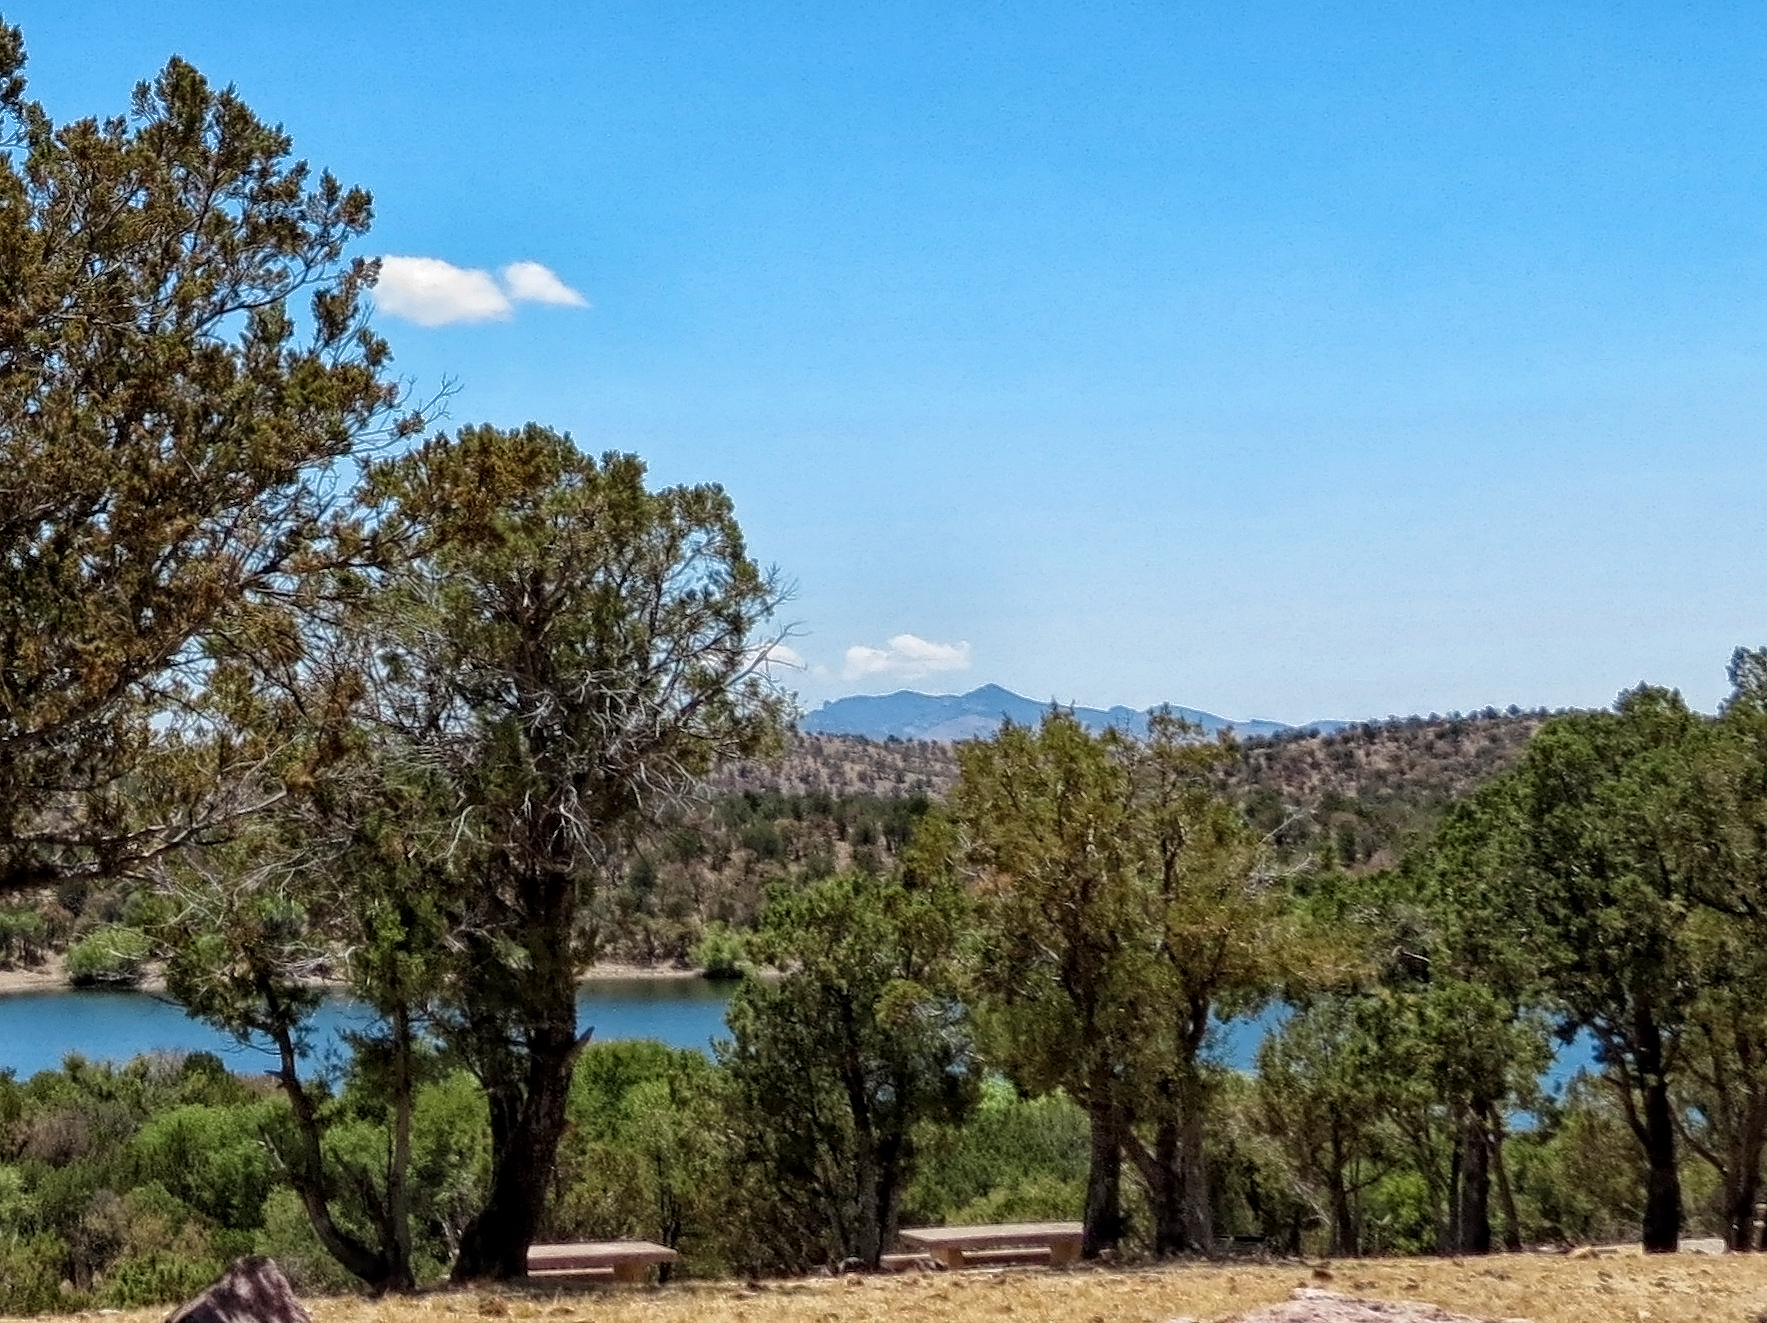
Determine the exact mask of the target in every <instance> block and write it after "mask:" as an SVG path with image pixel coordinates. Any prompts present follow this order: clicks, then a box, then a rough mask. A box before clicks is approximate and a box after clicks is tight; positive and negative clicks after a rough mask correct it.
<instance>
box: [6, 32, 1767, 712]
mask: <svg viewBox="0 0 1767 1323" xmlns="http://www.w3.org/2000/svg"><path fill="white" fill-rule="evenodd" d="M4 14H5V17H6V19H7V20H8V21H10V22H14V23H17V24H19V25H21V26H22V27H23V28H24V31H25V37H26V41H27V43H28V45H29V47H30V51H31V64H30V67H29V70H28V72H29V74H30V76H31V80H32V92H33V94H34V95H35V96H37V97H38V98H40V99H41V100H43V101H44V102H45V103H46V105H47V106H48V107H49V109H50V110H51V112H52V113H53V114H54V115H55V116H56V117H57V118H61V119H65V118H73V117H76V116H79V115H83V114H88V113H105V114H109V113H114V112H118V111H121V110H123V109H124V108H125V107H126V104H127V94H128V89H129V88H130V87H131V86H132V84H133V83H134V81H135V80H137V79H138V78H141V77H145V76H148V75H150V74H151V73H152V72H154V71H155V70H156V69H157V68H158V67H159V66H160V65H161V64H162V63H163V62H164V60H165V58H166V57H167V56H168V55H170V54H172V53H174V52H176V53H179V54H182V55H184V56H185V57H186V58H188V59H190V60H192V61H193V62H194V63H195V64H196V65H197V66H198V67H199V68H201V69H202V70H203V71H204V72H205V73H207V74H208V75H209V76H210V77H211V78H212V79H213V80H215V81H217V82H232V83H234V84H236V85H237V86H238V88H239V90H240V92H241V93H242V95H243V96H244V97H245V99H246V100H247V101H248V102H249V103H250V104H251V105H252V106H253V107H254V108H255V109H257V110H258V111H259V113H260V114H262V115H263V116H265V117H266V118H269V119H272V120H276V121H280V122H281V123H282V124H283V125H284V126H285V127H286V128H287V129H288V130H289V131H290V132H291V133H292V134H293V136H294V139H295V144H296V149H297V152H298V153H299V154H300V155H302V156H304V157H306V158H308V159H310V160H311V161H313V162H314V163H315V164H316V165H323V166H326V167H329V168H330V169H332V170H333V171H334V172H335V173H337V174H338V175H339V176H340V177H341V178H343V179H344V180H345V181H347V182H352V183H361V184H363V185H365V186H367V187H369V188H370V189H371V190H372V191H373V192H374V195H375V199H376V217H377V219H376V224H375V229H374V232H373V234H372V235H371V236H370V242H369V244H368V245H367V247H368V250H369V251H371V252H374V253H377V254H387V255H393V256H398V257H405V258H421V259H430V260H431V261H432V262H440V263H447V264H449V268H453V269H455V270H454V271H452V272H450V271H448V270H443V269H442V268H437V267H433V266H431V267H425V266H423V265H420V264H408V265H406V266H405V267H403V268H401V269H400V272H401V281H402V282H403V283H402V284H401V286H400V289H399V290H394V289H392V288H391V282H389V289H388V297H387V299H386V306H385V307H383V310H382V314H381V317H380V326H381V329H382V331H383V332H384V333H385V334H386V335H387V337H388V338H389V339H390V340H391V341H392V344H393V347H394V351H395V354H396V357H397V363H396V366H397V368H398V370H399V371H400V372H401V373H402V374H404V375H406V376H408V377H410V378H411V379H412V380H413V381H414V382H415V383H416V384H417V386H418V387H419V388H420V390H421V389H428V388H433V387H434V386H435V385H437V384H439V383H440V382H442V381H443V380H444V379H453V380H455V381H457V382H458V386H459V389H458V393H457V394H456V395H455V397H454V399H453V402H452V406H451V415H452V416H451V421H452V422H454V423H465V422H478V421H490V422H496V423H500V424H517V423H521V422H525V421H528V420H530V419H531V420H537V421H540V422H544V423H549V424H552V425H554V426H557V427H560V428H563V429H566V430H569V431H570V432H571V433H572V434H573V435H574V436H575V437H576V438H577V439H578V441H579V442H580V443H581V444H582V445H584V446H585V447H586V448H589V449H593V450H602V449H607V448H618V449H629V450H635V451H637V452H638V453H640V454H641V455H643V456H644V457H645V458H646V459H647V460H648V461H649V462H650V464H651V466H652V472H653V473H654V475H655V476H656V478H657V479H658V480H659V481H665V482H678V481H704V480H715V481H718V482H721V483H723V484H724V485H725V486H726V487H727V488H728V489H729V490H730V491H731V493H732V495H733V496H734V498H735V500H736V502H737V509H738V513H739V516H740V518H741V519H742V522H743V526H744V528H745V530H746V531H747V533H748V535H749V538H750V542H751V545H752V547H753V549H754V551H755V553H756V554H757V555H758V556H759V557H760V558H761V559H763V560H765V561H768V562H771V563H774V564H776V565H778V566H779V568H780V569H781V571H782V572H783V573H784V574H785V575H786V576H787V577H789V578H790V579H792V580H793V581H795V583H796V585H797V591H796V595H795V597H794V599H793V600H792V601H791V603H790V604H789V605H788V606H787V608H786V611H785V614H784V618H783V619H784V623H787V624H792V625H794V626H795V635H794V637H793V638H792V639H791V641H790V645H791V647H792V648H794V649H795V650H796V651H797V653H799V654H801V656H802V657H803V659H804V660H805V663H806V666H807V669H806V670H804V671H802V672H796V673H793V674H791V675H789V676H788V677H787V678H788V681H789V682H790V683H792V684H793V685H794V686H795V687H796V688H798V689H799V690H800V692H801V693H802V695H803V697H804V700H805V701H806V703H807V704H810V705H813V704H814V703H815V702H817V701H819V700H821V699H823V698H826V697H830V696H834V695H838V694H843V693H850V692H880V691H886V690H889V689H894V688H899V687H914V688H921V689H926V690H933V691H952V690H961V689H968V688H971V687H973V686H974V685H976V684H981V683H984V682H998V683H1001V684H1005V685H1007V686H1008V687H1010V688H1013V689H1016V690H1018V691H1019V692H1022V693H1025V694H1028V695H1031V696H1033V697H1038V698H1045V697H1058V698H1061V699H1063V700H1077V701H1079V702H1082V703H1087V704H1095V705H1109V704H1112V703H1129V704H1134V705H1137V706H1142V705H1147V704H1151V703H1155V702H1158V701H1161V700H1171V701H1174V702H1178V703H1183V704H1187V705H1190V706H1194V707H1201V708H1206V709H1209V710H1211V711H1215V712H1219V713H1222V714H1225V715H1227V716H1230V717H1250V716H1263V717H1274V718H1278V719H1286V720H1303V719H1308V718H1313V717H1326V716H1332V717H1363V716H1380V715H1385V714H1387V713H1409V712H1413V711H1430V710H1437V711H1447V710H1450V709H1456V708H1459V709H1470V708H1475V707H1482V706H1484V705H1485V704H1488V703H1489V704H1496V705H1498V706H1503V705H1506V704H1509V703H1512V702H1513V703H1520V704H1523V705H1525V706H1532V705H1536V704H1546V705H1549V706H1561V705H1600V704H1603V703H1606V702H1608V701H1610V700H1611V699H1612V697H1613V696H1614V694H1615V692H1616V691H1617V690H1619V689H1620V688H1622V687H1623V686H1626V685H1629V684H1633V683H1636V682H1638V681H1639V680H1651V681H1655V682H1659V683H1664V684H1673V685H1677V686H1679V687H1681V688H1682V689H1683V690H1684V692H1686V693H1687V694H1688V696H1689V698H1690V699H1692V700H1693V701H1694V702H1696V703H1697V704H1700V705H1702V706H1707V707H1709V706H1711V705H1713V704H1715V703H1716V702H1717V701H1718V700H1719V698H1720V697H1721V696H1722V693H1723V690H1724V674H1723V666H1724V662H1725V660H1726V658H1727V657H1728V655H1729V652H1730V650H1731V649H1732V648H1733V647H1734V646H1736V645H1738V644H1751V645H1755V644H1761V643H1767V621H1764V620H1763V612H1762V604H1763V602H1767V593H1764V590H1767V558H1764V557H1763V555H1762V531H1763V529H1762V524H1763V518H1762V494H1763V492H1764V491H1767V483H1764V481H1763V480H1764V479H1767V444H1764V442H1767V422H1764V419H1767V371H1764V369H1767V298H1764V297H1763V296H1764V295H1767V9H1761V8H1759V7H1755V6H1742V5H1734V4H1729V5H1713V6H1702V5H1680V6H1674V7H1670V6H1662V5H1645V4H1637V5H1627V4H1612V3H1609V4H1599V5H1597V4H1588V5H1576V4H1554V5H1539V4H1516V5H1503V4H1495V3H1488V4H1480V5H1476V6H1475V5H1464V6H1453V5H1427V6H1426V5H1398V4H1395V5H1388V6H1381V5H1371V4H1342V5H1333V4H1300V3H1285V4H1278V3H1272V4H1264V5H1258V4H1247V5H1240V6H1219V5H1211V6H1188V7H1187V6H1180V5H1174V4H1161V5H1152V4H1150V5H1136V4H1117V5H1077V4H1071V3H1070V4H1048V5H1041V4H1016V5H1000V4H984V3H975V4H968V5H950V4H940V5H934V4H924V5H917V4H877V5H868V4H855V5H830V4H823V5H787V4H767V3H748V4H740V5H739V4H731V3H724V4H716V5H713V4H693V5H688V4H683V5H658V4H655V3H630V4H625V3H621V4H612V3H609V4H593V3H551V4H542V3H524V2H523V0H512V2H511V3H507V4H505V5H503V6H495V7H494V6H483V5H465V4H430V5H420V4H399V5H392V4H385V3H380V2H379V0H355V2H354V3H349V4H343V3H336V4H324V3H313V4H300V3H287V4H283V5H278V6H258V5H245V4H217V3H215V2H214V0H205V2H204V3H200V4H199V3H192V2H189V0H139V2H138V0H119V2H114V3H102V4H99V3H81V2H80V0H27V2H26V3H12V4H10V5H4ZM517 263H535V264H539V266H540V267H543V268H545V271H546V272H547V273H550V277H551V278H552V279H553V281H554V283H553V284H551V285H548V284H547V283H546V279H545V277H543V276H542V275H541V274H539V273H538V272H537V271H536V269H535V268H533V267H522V268H519V269H518V270H517V271H516V272H515V273H514V274H513V277H512V276H511V275H510V273H508V272H507V271H506V268H509V267H510V266H511V265H512V264H517ZM437 271H442V274H443V276H444V277H445V279H444V280H443V281H442V282H441V283H440V285H439V286H438V285H435V284H434V283H433V282H432V284H431V285H430V286H427V287H426V286H424V285H423V283H422V281H421V280H419V279H418V278H419V277H421V276H423V275H425V274H426V272H427V273H428V274H431V275H433V274H434V273H435V272H437ZM475 272H476V273H479V274H478V275H477V276H475V275H473V274H472V273H475ZM524 273H525V275H524ZM512 278H513V280H514V281H515V284H514V286H513V288H514V289H515V290H516V291H517V292H522V291H526V292H527V293H529V294H537V295H539V296H540V297H538V298H526V299H516V298H511V297H510V290H511V288H512V285H511V280H512ZM524 280H525V282H526V283H523V282H524ZM426 288H427V290H428V293H427V294H426V293H425V290H426ZM438 290H439V293H438ZM572 293H574V294H576V295H578V296H580V302H579V303H572V302H570V301H569V297H570V295H571V294H572ZM426 298H427V300H428V301H427V302H426V301H425V300H426ZM475 300H476V301H475ZM549 300H550V301H549ZM400 309H402V310H403V311H404V313H405V316H403V317H401V316H399V315H396V313H397V311H398V310H400ZM474 310H476V312H477V313H478V314H479V315H480V316H481V317H482V318H483V319H481V320H473V321H453V322H448V323H446V324H434V325H424V324H421V321H423V320H427V321H432V322H433V321H436V320H438V318H440V317H442V316H443V315H445V314H455V315H465V314H466V313H469V312H473V311H474ZM487 313H491V314H495V315H490V316H485V314H487ZM413 317H417V318H419V320H412V318H413ZM892 640H893V642H892Z"/></svg>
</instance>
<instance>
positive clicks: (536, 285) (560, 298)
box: [503, 262, 589, 308]
mask: <svg viewBox="0 0 1767 1323" xmlns="http://www.w3.org/2000/svg"><path fill="white" fill-rule="evenodd" d="M503 288H504V289H506V290H508V291H509V297H510V298H512V299H519V300H520V301H521V302H523V303H556V304H559V305H561V306H563V307H566V308H587V307H588V306H589V300H588V299H586V298H584V297H583V296H582V295H581V294H579V293H577V291H576V290H574V289H572V288H571V287H570V286H569V285H567V284H565V283H564V281H562V280H560V279H559V278H558V277H557V276H556V275H554V274H553V272H552V270H551V268H549V267H544V266H541V265H540V264H539V263H538V262H511V263H510V264H509V265H508V266H506V267H504V268H503Z"/></svg>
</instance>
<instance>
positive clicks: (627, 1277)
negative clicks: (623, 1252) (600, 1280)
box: [614, 1263, 650, 1284]
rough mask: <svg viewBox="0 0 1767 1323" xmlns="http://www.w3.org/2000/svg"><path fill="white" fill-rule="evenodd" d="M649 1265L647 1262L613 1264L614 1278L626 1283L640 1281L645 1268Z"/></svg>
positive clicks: (643, 1275)
mask: <svg viewBox="0 0 1767 1323" xmlns="http://www.w3.org/2000/svg"><path fill="white" fill-rule="evenodd" d="M649 1267H650V1265H649V1264H647V1263H616V1264H614V1280H615V1281H616V1282H624V1283H627V1284H633V1283H638V1282H642V1281H643V1280H644V1277H645V1270H646V1269H647V1268H649Z"/></svg>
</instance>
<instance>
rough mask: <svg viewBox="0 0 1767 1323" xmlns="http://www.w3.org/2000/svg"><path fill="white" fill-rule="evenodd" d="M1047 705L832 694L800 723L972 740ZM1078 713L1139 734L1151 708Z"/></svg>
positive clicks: (1191, 713)
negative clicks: (846, 696) (832, 696)
mask: <svg viewBox="0 0 1767 1323" xmlns="http://www.w3.org/2000/svg"><path fill="white" fill-rule="evenodd" d="M1047 709H1048V705H1047V704H1045V703H1039V702H1037V701H1036V700H1034V699H1030V698H1026V697H1024V696H1023V695H1021V694H1015V693H1013V692H1012V690H1010V689H1006V688H1004V687H1002V686H1000V685H997V684H985V685H982V686H981V687H979V688H977V689H972V690H970V691H969V693H967V694H922V693H919V692H917V691H915V690H912V689H899V690H897V691H896V692H895V693H893V694H859V695H854V696H853V697H851V698H836V699H832V700H830V701H829V702H826V703H824V704H822V706H821V707H819V708H817V709H816V710H815V711H813V712H810V713H808V714H806V715H805V717H804V719H803V721H802V722H801V723H800V724H801V726H802V728H803V729H804V730H805V731H806V732H808V733H810V734H814V735H863V736H865V737H866V738H868V739H874V740H884V739H890V738H892V737H893V738H895V739H902V740H940V741H953V740H970V739H986V738H987V737H989V736H990V735H993V734H994V733H995V732H996V731H998V730H999V729H1000V723H1001V722H1002V721H1007V720H1010V721H1013V722H1016V723H1017V724H1019V725H1023V726H1031V725H1035V724H1036V723H1037V722H1038V721H1039V720H1040V719H1041V718H1042V716H1043V713H1044V712H1045V711H1046V710H1047ZM1172 711H1173V712H1174V713H1175V714H1176V715H1178V716H1180V717H1183V718H1184V719H1185V720H1186V721H1189V722H1191V723H1193V724H1195V725H1197V726H1200V727H1201V728H1202V729H1203V731H1204V732H1205V733H1206V734H1209V735H1213V734H1216V733H1217V732H1219V731H1221V730H1225V729H1228V728H1231V729H1232V730H1233V731H1235V732H1236V733H1237V734H1240V735H1245V736H1256V735H1276V734H1280V733H1282V732H1283V731H1287V730H1293V729H1295V727H1292V726H1288V725H1285V724H1284V723H1282V722H1280V721H1229V720H1228V719H1227V718H1225V717H1218V716H1216V715H1215V714H1214V713H1213V712H1203V711H1200V710H1199V709H1197V708H1188V707H1177V706H1174V707H1173V708H1172ZM1073 713H1074V716H1075V717H1077V718H1078V719H1079V721H1080V724H1081V725H1083V726H1085V727H1086V728H1087V729H1088V730H1092V731H1099V730H1103V729H1105V728H1106V727H1109V726H1115V727H1117V728H1119V729H1122V730H1127V731H1130V732H1131V733H1133V734H1137V735H1139V734H1142V733H1144V732H1145V731H1146V729H1147V713H1146V712H1142V711H1138V710H1136V709H1135V708H1130V707H1121V706H1118V707H1113V708H1110V709H1109V710H1103V709H1099V708H1089V707H1075V708H1073ZM1343 724H1344V723H1342V722H1336V721H1321V722H1314V723H1313V724H1312V726H1311V727H1310V728H1311V729H1315V730H1333V729H1336V728H1337V727H1339V726H1341V725H1343Z"/></svg>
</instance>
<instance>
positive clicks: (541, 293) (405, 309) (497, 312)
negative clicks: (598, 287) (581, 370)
mask: <svg viewBox="0 0 1767 1323" xmlns="http://www.w3.org/2000/svg"><path fill="white" fill-rule="evenodd" d="M501 274H502V276H503V283H502V284H501V285H499V284H498V283H497V280H496V278H495V277H494V276H492V274H491V273H490V272H489V271H482V270H480V269H478V268H477V267H464V266H455V265H454V264H453V263H452V262H444V261H443V260H442V259H441V258H439V257H383V258H381V259H380V282H379V283H378V284H377V285H375V287H374V302H375V305H376V306H377V307H378V308H379V309H380V310H381V311H382V312H384V313H388V314H390V315H391V316H394V317H403V318H404V319H405V320H406V321H412V322H416V323H417V324H418V325H419V326H448V325H451V324H453V323H455V322H488V321H504V320H507V319H508V318H509V317H510V315H511V314H513V313H514V312H515V305H516V304H517V303H551V304H558V305H562V306H566V307H573V308H586V307H588V306H589V300H588V299H586V298H584V297H583V296H582V295H581V294H579V293H578V292H577V291H576V290H574V289H572V288H571V287H570V286H569V285H567V284H565V283H564V281H562V280H560V279H559V278H558V276H557V275H555V274H554V273H553V272H552V271H551V270H550V269H549V268H547V267H544V266H541V265H540V263H538V262H511V263H510V264H509V265H508V266H506V267H504V268H503V270H502V273H501Z"/></svg>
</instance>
